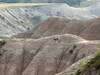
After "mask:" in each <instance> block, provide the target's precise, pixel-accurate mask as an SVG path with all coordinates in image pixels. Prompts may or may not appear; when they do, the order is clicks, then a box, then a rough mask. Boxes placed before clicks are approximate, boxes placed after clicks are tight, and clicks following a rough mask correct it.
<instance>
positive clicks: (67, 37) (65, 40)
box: [0, 34, 100, 75]
mask: <svg viewBox="0 0 100 75" xmlns="http://www.w3.org/2000/svg"><path fill="white" fill-rule="evenodd" d="M99 44H100V42H99V41H87V40H84V39H82V38H80V37H78V36H76V35H71V34H64V35H54V36H50V37H45V38H40V39H17V38H13V39H4V40H3V39H1V41H0V46H1V47H0V48H1V49H0V75H59V74H60V75H70V74H67V73H65V74H62V73H63V72H64V71H65V70H67V69H70V67H71V65H74V63H76V62H77V61H79V60H80V59H82V58H84V57H87V56H90V55H92V54H94V53H95V52H96V51H97V50H98V48H97V45H99ZM66 72H67V71H66ZM96 75H98V74H96Z"/></svg>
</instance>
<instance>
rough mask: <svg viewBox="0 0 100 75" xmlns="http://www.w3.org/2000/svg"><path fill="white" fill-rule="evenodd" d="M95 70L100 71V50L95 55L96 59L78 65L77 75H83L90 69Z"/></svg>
mask: <svg viewBox="0 0 100 75" xmlns="http://www.w3.org/2000/svg"><path fill="white" fill-rule="evenodd" d="M91 68H95V70H98V69H100V50H98V51H97V52H96V54H95V57H94V58H92V59H91V60H89V61H87V62H86V61H81V62H80V64H79V65H78V70H77V72H76V74H75V75H82V73H84V72H85V71H87V70H88V69H91Z"/></svg>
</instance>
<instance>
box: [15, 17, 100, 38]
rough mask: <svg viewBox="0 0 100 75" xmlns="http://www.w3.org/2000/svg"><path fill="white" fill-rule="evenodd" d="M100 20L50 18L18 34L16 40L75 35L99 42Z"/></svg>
mask: <svg viewBox="0 0 100 75" xmlns="http://www.w3.org/2000/svg"><path fill="white" fill-rule="evenodd" d="M99 25H100V18H95V19H92V20H89V21H80V20H69V19H66V18H57V17H51V18H49V19H48V20H46V21H44V22H42V23H40V24H39V25H38V26H36V27H35V28H33V29H32V30H30V31H27V32H25V33H20V34H18V35H16V36H15V37H18V38H35V39H37V38H41V37H45V36H51V35H55V34H60V35H62V34H66V33H69V34H75V35H78V36H81V37H83V38H84V39H88V40H100V34H99V33H100V27H99Z"/></svg>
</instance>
